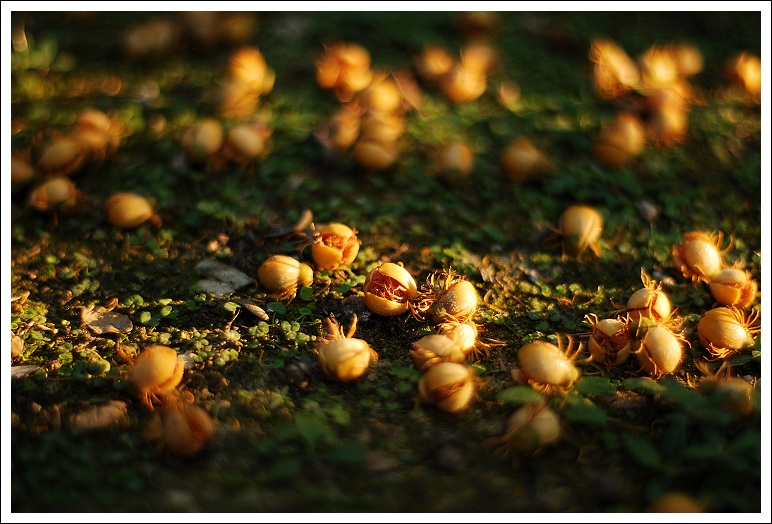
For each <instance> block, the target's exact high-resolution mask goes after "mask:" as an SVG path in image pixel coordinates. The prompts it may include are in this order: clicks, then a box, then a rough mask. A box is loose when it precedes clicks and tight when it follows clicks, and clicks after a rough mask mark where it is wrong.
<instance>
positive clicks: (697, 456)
mask: <svg viewBox="0 0 772 524" xmlns="http://www.w3.org/2000/svg"><path fill="white" fill-rule="evenodd" d="M683 456H684V457H686V458H690V459H694V460H698V461H704V460H716V459H720V458H721V457H722V456H724V450H723V449H721V448H720V447H716V446H711V445H707V444H702V445H699V444H697V445H691V446H688V447H686V448H684V450H683Z"/></svg>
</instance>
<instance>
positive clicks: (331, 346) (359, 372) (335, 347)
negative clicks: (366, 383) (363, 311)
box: [316, 315, 378, 382]
mask: <svg viewBox="0 0 772 524" xmlns="http://www.w3.org/2000/svg"><path fill="white" fill-rule="evenodd" d="M356 327H357V317H356V315H355V316H354V319H353V320H352V321H351V326H350V327H349V330H348V332H344V331H343V328H342V327H341V325H340V324H339V323H338V321H337V319H335V317H334V316H332V317H330V318H328V319H327V335H326V336H324V337H323V338H321V339H320V340H319V342H318V343H317V345H316V352H317V357H318V360H319V367H320V368H321V369H322V373H324V375H325V376H326V377H328V378H332V379H335V380H339V381H341V382H351V381H354V380H357V379H359V378H361V377H362V376H363V375H364V374H365V372H366V371H367V369H368V368H369V367H370V365H371V364H375V363H376V362H378V353H377V352H376V351H375V350H374V349H372V348H371V347H370V345H369V344H368V343H367V342H366V341H364V340H362V339H359V338H353V336H354V333H355V332H356Z"/></svg>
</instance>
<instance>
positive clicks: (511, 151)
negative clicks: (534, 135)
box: [501, 137, 552, 182]
mask: <svg viewBox="0 0 772 524" xmlns="http://www.w3.org/2000/svg"><path fill="white" fill-rule="evenodd" d="M501 167H502V169H503V170H504V173H505V174H506V175H507V176H508V177H509V178H510V179H512V180H514V181H516V182H522V181H525V180H530V179H532V178H535V177H538V176H540V175H543V174H545V173H547V172H548V171H549V170H550V169H552V163H551V162H550V161H549V159H548V158H547V155H545V154H544V152H543V151H542V150H541V149H539V148H538V147H536V145H534V143H533V142H532V141H531V140H530V139H528V138H525V137H521V138H516V139H515V140H513V141H511V142H510V143H509V144H507V145H506V146H505V147H504V150H503V151H502V153H501Z"/></svg>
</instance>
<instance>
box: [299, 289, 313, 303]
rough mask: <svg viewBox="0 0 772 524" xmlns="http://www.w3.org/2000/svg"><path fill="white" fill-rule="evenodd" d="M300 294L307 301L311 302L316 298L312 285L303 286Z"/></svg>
mask: <svg viewBox="0 0 772 524" xmlns="http://www.w3.org/2000/svg"><path fill="white" fill-rule="evenodd" d="M298 296H299V297H300V299H301V300H304V301H305V302H310V301H311V300H313V299H314V289H313V288H312V287H311V286H303V287H301V288H300V292H299V293H298Z"/></svg>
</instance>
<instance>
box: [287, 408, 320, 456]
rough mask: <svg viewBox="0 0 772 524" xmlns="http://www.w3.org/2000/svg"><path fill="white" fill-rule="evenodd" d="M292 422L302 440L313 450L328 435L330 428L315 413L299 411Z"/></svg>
mask: <svg viewBox="0 0 772 524" xmlns="http://www.w3.org/2000/svg"><path fill="white" fill-rule="evenodd" d="M292 423H293V425H294V427H295V431H297V433H298V435H299V436H300V438H301V440H302V441H303V442H304V443H305V444H306V445H307V446H308V448H309V449H310V450H312V451H313V450H315V449H316V447H317V446H318V445H319V443H320V442H321V441H322V440H323V439H325V437H328V435H327V434H328V432H329V430H328V429H327V427H326V426H325V425H324V421H322V420H321V419H319V418H317V417H315V416H313V415H305V414H303V413H298V414H296V415H295V416H294V417H293V418H292Z"/></svg>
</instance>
